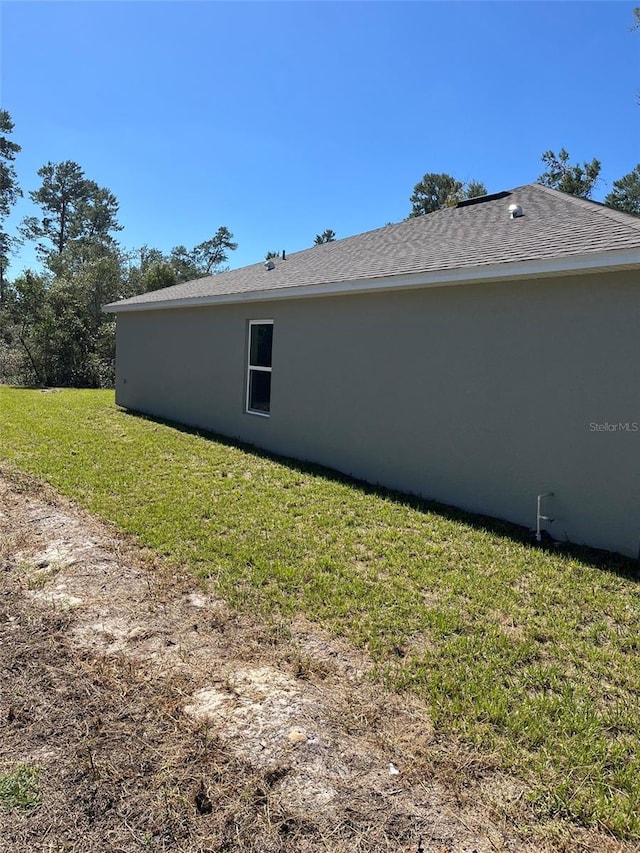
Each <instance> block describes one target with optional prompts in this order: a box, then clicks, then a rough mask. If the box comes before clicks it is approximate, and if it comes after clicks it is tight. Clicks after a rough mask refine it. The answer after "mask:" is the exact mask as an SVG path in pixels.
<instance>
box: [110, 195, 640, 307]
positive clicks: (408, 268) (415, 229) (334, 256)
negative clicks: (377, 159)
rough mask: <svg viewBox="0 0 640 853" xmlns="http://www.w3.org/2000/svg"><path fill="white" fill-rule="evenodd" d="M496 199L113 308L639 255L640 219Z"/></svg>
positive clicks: (580, 204)
mask: <svg viewBox="0 0 640 853" xmlns="http://www.w3.org/2000/svg"><path fill="white" fill-rule="evenodd" d="M497 195H499V196H502V197H499V198H495V197H492V196H488V197H487V198H486V200H484V201H481V202H478V203H472V204H469V205H464V206H461V207H454V208H446V209H445V210H438V211H435V212H434V213H430V214H427V215H424V216H419V217H416V218H414V219H409V220H405V221H403V222H400V223H398V224H396V225H387V226H386V227H384V228H378V229H376V230H375V231H368V232H366V233H365V234H357V235H356V236H354V237H347V238H345V239H342V240H336V241H335V242H332V243H325V244H323V245H320V246H314V247H313V248H310V249H305V250H303V251H301V252H295V253H293V254H291V255H287V259H286V260H285V261H280V260H278V261H276V266H275V269H273V270H267V269H265V266H264V263H263V262H261V263H257V264H252V265H251V266H248V267H242V268H241V269H236V270H230V271H228V272H224V273H220V274H218V275H214V276H208V277H206V278H201V279H197V280H195V281H189V282H185V283H183V284H177V285H174V286H173V287H167V288H164V289H162V290H156V291H153V292H151V293H145V294H142V295H140V296H134V297H132V298H131V299H125V300H122V301H121V302H117V303H112V304H111V305H110V306H107V307H108V308H109V309H111V310H114V308H115V310H118V309H119V308H120V307H122V308H125V307H126V306H129V305H131V306H132V307H133V306H134V305H141V306H142V305H145V304H148V305H149V307H161V305H162V303H164V302H169V301H170V302H172V303H175V302H176V300H180V301H182V300H184V303H185V305H188V303H189V301H190V300H194V299H202V298H203V297H215V296H227V295H228V296H232V295H234V294H237V295H238V296H241V295H243V296H244V297H245V298H246V296H248V295H249V294H250V293H253V292H255V293H256V297H257V298H259V296H260V294H261V293H264V292H266V291H275V290H278V291H279V290H285V289H286V290H289V289H294V288H298V287H309V286H313V285H324V284H338V283H341V282H344V283H345V284H347V283H352V282H357V281H362V280H371V279H376V278H380V277H387V276H396V275H402V274H407V273H424V272H437V271H443V272H444V271H450V270H469V269H474V268H478V269H479V270H480V269H481V268H482V267H483V266H486V265H489V264H510V263H518V262H523V261H536V260H538V261H541V260H544V259H550V258H564V257H566V258H570V256H571V255H585V254H586V255H589V254H594V255H597V254H600V253H602V252H613V251H617V250H622V249H640V218H636V217H634V216H630V215H629V214H626V213H621V212H619V211H616V210H612V209H611V208H608V207H606V206H604V205H602V204H598V203H596V202H591V201H586V200H584V199H579V198H575V197H574V196H570V195H567V194H565V193H562V192H558V191H557V190H552V189H549V188H548V187H543V186H541V185H540V184H526V185H525V186H522V187H517V188H516V189H513V190H510V191H509V193H508V194H497ZM511 204H519V205H521V207H522V209H523V213H524V215H523V216H522V217H519V218H517V219H511V218H510V217H509V214H508V208H509V205H511ZM292 295H293V294H292Z"/></svg>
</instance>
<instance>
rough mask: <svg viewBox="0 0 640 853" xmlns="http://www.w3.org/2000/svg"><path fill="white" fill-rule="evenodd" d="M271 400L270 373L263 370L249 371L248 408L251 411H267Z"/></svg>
mask: <svg viewBox="0 0 640 853" xmlns="http://www.w3.org/2000/svg"><path fill="white" fill-rule="evenodd" d="M270 402H271V374H270V373H267V372H266V371H264V370H250V371H249V408H250V409H251V411H252V412H268V411H269V404H270Z"/></svg>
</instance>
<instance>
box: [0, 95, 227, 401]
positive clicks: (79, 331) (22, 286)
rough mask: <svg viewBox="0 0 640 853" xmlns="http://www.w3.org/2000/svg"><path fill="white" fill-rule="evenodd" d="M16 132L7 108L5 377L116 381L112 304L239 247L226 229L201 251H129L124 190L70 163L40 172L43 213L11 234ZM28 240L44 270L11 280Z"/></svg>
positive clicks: (1, 366) (206, 267)
mask: <svg viewBox="0 0 640 853" xmlns="http://www.w3.org/2000/svg"><path fill="white" fill-rule="evenodd" d="M13 130H14V125H13V122H12V120H11V117H10V115H9V113H8V112H7V111H6V110H0V381H3V382H15V383H20V384H37V385H45V386H53V385H56V386H81V387H90V388H97V387H103V386H110V385H112V384H113V380H114V363H115V322H114V319H113V317H112V316H110V315H107V314H104V313H103V312H102V306H103V305H104V304H105V303H107V302H113V301H115V300H117V299H122V298H125V297H129V296H135V295H137V294H140V293H146V292H148V291H150V290H156V289H158V288H162V287H169V286H171V285H173V284H179V283H180V282H184V281H190V280H191V279H194V278H200V277H202V276H206V275H212V274H214V273H217V272H219V271H221V270H222V269H224V268H225V265H226V264H227V261H228V258H229V253H230V252H233V251H234V250H235V249H236V248H237V245H238V244H237V243H236V242H235V241H234V238H233V234H232V232H231V231H230V230H229V228H227V227H226V226H225V225H221V226H220V227H219V228H218V229H217V230H216V231H215V233H214V234H213V235H212V236H211V237H210V238H209V239H207V240H204V241H203V242H201V243H198V244H197V245H196V246H194V247H192V248H187V247H186V246H175V247H174V248H173V249H171V251H170V252H169V253H164V252H162V251H160V250H159V249H156V248H153V247H150V246H142V247H140V248H139V249H136V250H134V251H129V250H127V249H125V248H124V247H123V246H122V245H121V244H120V243H119V242H118V240H117V239H116V235H117V234H118V232H119V231H121V230H122V225H121V224H120V222H119V221H118V200H117V198H116V196H115V195H114V194H113V193H112V192H111V191H110V190H109V189H108V188H107V187H101V186H99V185H98V184H97V183H96V182H95V181H93V180H91V179H89V178H87V176H86V175H85V173H84V171H83V169H82V168H81V167H80V166H79V165H78V163H74V162H73V161H70V160H67V161H65V162H62V163H47V164H45V165H44V166H43V167H42V168H41V169H39V171H38V178H39V179H40V185H39V186H38V188H37V189H35V190H32V191H30V192H29V198H30V199H31V201H32V202H33V203H34V205H35V207H36V209H37V211H38V212H37V214H35V215H32V216H28V217H26V218H25V219H23V221H22V222H21V224H20V225H19V227H18V228H17V230H16V233H15V234H9V233H8V231H7V228H6V219H7V217H8V215H9V213H10V211H11V208H12V207H13V206H14V205H15V203H16V202H17V200H18V199H19V198H20V197H21V196H22V195H23V192H22V189H21V188H20V186H19V185H18V180H17V175H16V170H15V165H14V161H15V158H16V155H17V154H18V153H19V152H20V150H21V149H20V145H18V144H17V143H16V142H14V141H13V140H12V139H11V135H12V133H13ZM24 241H30V242H33V243H34V244H35V247H36V254H37V257H38V260H39V261H40V264H41V269H40V270H38V271H33V270H25V271H24V272H22V273H21V274H20V275H18V276H17V277H15V278H13V280H11V281H9V280H8V279H7V268H8V266H9V262H10V259H11V255H12V254H13V253H14V252H15V250H16V249H17V248H18V247H19V245H21V244H22V243H23V242H24Z"/></svg>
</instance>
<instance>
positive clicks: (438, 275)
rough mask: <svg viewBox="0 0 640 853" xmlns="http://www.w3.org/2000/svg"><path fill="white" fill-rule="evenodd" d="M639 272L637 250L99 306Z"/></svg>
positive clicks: (181, 304) (122, 308)
mask: <svg viewBox="0 0 640 853" xmlns="http://www.w3.org/2000/svg"><path fill="white" fill-rule="evenodd" d="M638 267H640V248H631V249H618V250H614V251H610V252H597V253H594V252H588V253H583V254H575V255H564V256H562V257H553V258H541V259H536V260H531V261H519V262H516V263H501V264H486V265H484V266H480V267H462V268H454V269H447V270H435V271H432V272H420V273H404V274H397V275H389V276H381V277H379V278H365V279H355V280H346V281H345V280H343V281H335V282H330V283H327V284H309V285H302V286H300V287H298V286H295V285H293V286H289V287H281V288H274V289H272V290H248V291H243V292H239V293H221V294H215V295H210V296H195V297H191V298H182V299H167V300H165V301H149V302H132V303H129V304H127V302H126V300H125V301H124V302H111V303H110V304H108V305H105V306H103V309H102V310H103V311H104V312H105V313H107V314H119V313H124V312H131V311H159V310H162V309H169V308H196V307H200V306H206V305H223V304H234V303H241V302H267V301H271V300H274V299H304V298H308V297H318V296H341V295H347V294H353V293H377V292H383V291H388V290H410V289H413V288H419V287H446V286H450V285H456V284H473V283H476V282H495V281H504V280H508V281H512V280H514V279H528V278H543V277H547V276H557V275H576V274H579V273H590V272H607V271H613V270H622V269H634V268H638Z"/></svg>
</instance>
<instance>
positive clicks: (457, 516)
mask: <svg viewBox="0 0 640 853" xmlns="http://www.w3.org/2000/svg"><path fill="white" fill-rule="evenodd" d="M121 411H122V412H123V414H125V415H127V416H129V417H132V418H137V419H139V420H145V421H151V422H152V423H156V424H162V425H163V426H166V427H169V428H170V429H174V430H176V431H177V432H182V433H185V434H187V435H194V436H198V437H199V438H202V439H204V440H205V441H212V442H215V443H216V444H221V445H223V446H226V447H233V448H235V449H236V450H242V451H243V452H244V453H248V454H249V455H251V456H255V457H256V458H259V459H267V460H269V461H271V462H277V463H278V464H280V465H284V466H286V467H287V468H289V469H290V470H291V471H297V472H299V473H301V474H311V475H313V476H314V477H322V478H323V479H325V480H328V481H330V482H334V483H342V484H345V485H348V486H350V487H351V488H352V489H357V490H358V491H360V492H363V493H364V494H367V495H375V496H376V497H380V498H384V499H385V500H388V501H393V502H394V503H397V504H400V505H402V506H407V507H411V508H412V509H415V510H417V511H418V512H423V513H434V514H436V515H439V516H440V517H441V518H444V519H447V520H448V521H459V522H461V523H462V524H466V525H468V526H469V527H472V528H474V529H476V530H483V531H485V532H488V533H492V534H494V535H496V536H500V537H502V538H505V539H510V540H511V541H513V542H516V543H518V544H519V545H523V546H524V547H527V548H531V549H532V550H535V551H544V552H545V553H547V554H560V555H563V556H566V557H568V558H570V559H574V560H579V561H580V562H582V563H585V564H588V565H590V566H593V567H595V568H598V569H601V570H603V571H607V572H612V573H613V574H616V575H619V576H620V577H624V578H626V579H628V580H634V581H640V560H636V559H632V558H631V557H625V556H623V555H622V554H617V553H615V552H613V551H604V550H602V549H599V548H590V547H588V546H586V545H576V544H574V543H573V542H565V541H559V540H555V539H553V538H552V537H551V536H549V534H547V533H546V532H545V533H544V539H543V541H542V542H536V540H535V532H534V531H533V530H531V529H529V528H527V527H524V526H523V525H521V524H515V523H513V522H511V521H504V520H503V519H500V518H494V517H493V516H490V515H481V514H478V513H473V512H468V511H466V510H463V509H459V508H458V507H455V506H451V505H450V504H443V503H440V502H439V501H436V500H431V499H427V498H423V497H419V496H418V495H413V494H409V493H407V492H399V491H396V490H394V489H388V488H386V487H384V486H381V485H379V484H374V483H368V482H367V481H365V480H359V479H357V478H355V477H351V476H350V475H348V474H344V473H342V472H341V471H337V470H336V469H334V468H329V467H327V466H325V465H319V464H318V463H316V462H307V461H305V460H302V459H294V458H292V457H290V456H283V455H281V454H279V453H274V452H272V451H269V450H264V449H263V448H260V447H256V445H254V444H249V443H247V442H244V441H240V440H239V439H234V438H230V437H229V436H225V435H221V434H220V433H216V432H213V431H211V430H206V429H203V428H200V427H192V426H189V425H187V424H180V423H176V422H175V421H171V420H167V419H166V418H160V417H156V416H154V415H148V414H144V413H142V412H134V411H130V410H129V409H121Z"/></svg>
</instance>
